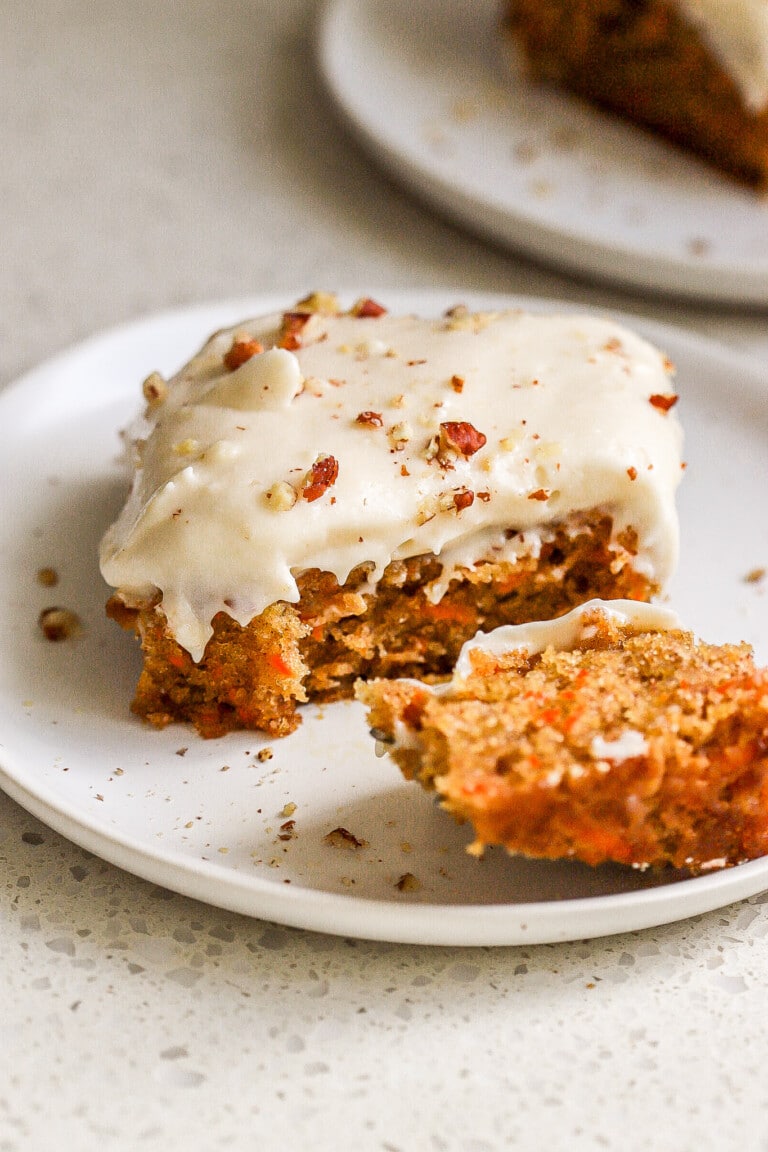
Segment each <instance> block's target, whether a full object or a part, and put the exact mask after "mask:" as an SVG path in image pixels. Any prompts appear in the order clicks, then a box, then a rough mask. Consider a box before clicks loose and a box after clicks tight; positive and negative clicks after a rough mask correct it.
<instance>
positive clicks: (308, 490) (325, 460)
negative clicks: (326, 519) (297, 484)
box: [301, 456, 339, 503]
mask: <svg viewBox="0 0 768 1152" xmlns="http://www.w3.org/2000/svg"><path fill="white" fill-rule="evenodd" d="M338 474H339V463H338V461H337V459H336V457H335V456H318V458H317V460H315V462H314V464H313V465H312V467H311V468H310V470H309V472H308V473H307V475H306V477H305V480H304V489H303V491H302V493H301V494H302V496H303V497H304V499H305V500H308V501H310V503H311V502H312V501H313V500H319V499H320V497H321V496H323V495H324V494H325V493H326V492H327V491H328V489H329V488H330V487H331V486H332V485H333V484H335V483H336V477H337V476H338Z"/></svg>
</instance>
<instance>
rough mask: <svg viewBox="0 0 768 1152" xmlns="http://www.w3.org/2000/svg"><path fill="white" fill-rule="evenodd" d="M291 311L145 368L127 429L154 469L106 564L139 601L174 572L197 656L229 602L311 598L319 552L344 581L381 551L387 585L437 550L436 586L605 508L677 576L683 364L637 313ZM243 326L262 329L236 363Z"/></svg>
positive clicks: (236, 614)
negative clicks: (167, 375)
mask: <svg viewBox="0 0 768 1152" xmlns="http://www.w3.org/2000/svg"><path fill="white" fill-rule="evenodd" d="M291 315H295V314H289V317H290V316H291ZM289 329H290V323H289ZM289 329H287V328H286V321H285V320H284V319H283V317H282V316H280V315H272V316H268V317H262V318H260V319H256V320H253V321H249V322H247V323H244V324H241V325H238V326H237V327H236V328H233V329H229V330H227V331H226V332H221V333H217V334H216V335H214V336H213V337H212V338H211V339H210V340H209V341H208V343H207V344H206V345H205V346H204V347H203V348H202V350H201V351H200V352H199V353H198V354H197V355H196V356H195V357H194V358H193V359H192V360H191V361H190V363H189V364H187V365H186V367H184V368H183V369H182V370H181V371H180V372H179V373H178V375H177V376H175V377H174V378H173V379H172V380H171V381H169V382H168V385H167V386H166V385H165V383H164V382H163V381H159V385H160V386H158V385H157V384H155V385H154V386H152V387H150V388H149V389H146V388H145V393H146V394H147V395H148V396H149V397H150V403H149V404H148V407H147V411H146V413H145V415H144V417H143V418H142V419H141V420H140V421H138V422H137V424H136V426H135V427H134V428H133V429H132V430H131V437H132V439H133V441H134V443H135V444H136V451H137V468H136V472H135V477H134V482H133V487H132V490H131V494H130V497H129V499H128V501H127V503H126V505H125V507H124V509H123V511H122V513H121V515H120V516H119V518H118V520H117V521H116V522H115V523H114V524H113V525H112V527H111V528H110V529H109V530H108V531H107V533H106V535H105V537H104V540H103V542H102V547H101V567H102V572H103V574H104V577H105V579H106V580H107V582H108V583H110V584H112V585H113V586H114V587H116V588H118V589H119V590H120V593H121V595H122V597H123V599H124V600H125V601H126V603H129V604H130V603H137V604H138V603H141V602H143V601H145V600H146V599H147V597H150V596H152V595H153V594H156V593H157V592H159V593H160V594H161V596H162V608H163V611H164V613H165V615H166V617H167V620H168V624H169V627H170V629H171V631H172V633H173V635H174V636H175V638H176V639H177V641H178V642H179V643H180V644H181V645H182V646H183V647H184V648H186V649H187V650H188V651H189V652H190V654H191V655H192V657H193V658H194V659H196V660H199V659H200V658H201V656H202V654H203V651H204V648H205V644H206V642H207V640H208V638H209V637H210V635H211V632H212V627H211V621H212V619H213V617H214V616H215V615H216V613H217V612H220V611H222V612H226V613H229V615H230V616H232V617H233V618H234V619H235V620H237V621H238V622H239V623H240V624H242V625H245V624H247V623H248V622H249V621H250V620H251V619H252V618H253V617H254V616H256V615H258V614H259V613H261V612H262V611H263V610H264V609H265V608H266V607H267V606H268V605H269V604H271V603H273V602H275V601H277V600H286V601H289V602H294V603H295V602H296V601H297V600H298V599H299V592H298V588H297V585H296V577H297V575H299V574H300V573H301V572H303V571H306V570H307V569H310V568H318V569H321V570H324V571H327V572H332V573H333V574H334V575H335V576H336V577H337V579H338V580H339V582H343V581H344V580H346V579H347V577H348V576H349V573H350V572H351V571H352V570H353V569H354V568H356V567H357V566H358V565H360V564H368V565H370V583H371V586H373V585H374V584H375V582H376V580H377V579H378V578H379V577H380V576H381V574H382V572H383V571H384V569H385V568H386V566H387V565H388V564H389V563H390V561H391V560H393V559H405V558H407V557H410V556H414V555H419V554H423V553H427V552H432V553H435V554H436V555H438V556H439V557H440V558H441V560H442V562H443V566H444V569H443V570H444V579H443V583H442V584H438V585H437V586H436V587H435V588H434V589H433V590H432V592H433V597H434V598H439V596H440V595H441V593H442V591H443V589H444V586H445V584H446V583H447V578H448V577H447V576H446V575H445V574H446V573H447V574H450V573H451V572H455V570H456V568H457V567H461V566H462V565H471V564H472V563H474V562H475V561H477V560H479V559H481V558H491V557H499V556H503V557H504V558H509V559H514V557H515V555H520V554H522V553H523V552H530V551H533V552H534V553H535V551H536V549H537V548H538V547H540V544H541V542H542V541H543V540H545V539H547V535H548V534H550V535H551V533H552V531H553V527H554V525H556V524H558V523H563V522H566V523H567V522H569V520H570V519H571V518H573V517H578V514H579V513H583V512H587V511H590V510H593V509H596V508H599V509H602V510H605V512H607V513H609V514H610V515H611V516H612V517H613V523H614V536H615V537H617V536H619V535H620V534H621V533H622V532H623V530H624V529H626V528H632V529H634V531H635V532H636V533H637V542H638V552H637V555H636V556H635V557H634V559H633V563H634V565H635V567H636V568H637V569H638V570H639V571H641V572H642V573H643V574H645V575H648V576H649V577H651V578H652V579H653V580H654V581H656V582H658V583H659V584H662V583H663V582H664V581H665V580H666V579H667V578H668V577H669V576H670V574H671V572H672V570H673V568H674V565H675V561H676V556H677V519H676V513H675V507H674V492H675V488H676V487H677V484H678V481H679V479H680V475H681V463H680V448H681V432H680V427H679V423H678V421H677V419H676V416H675V413H674V412H673V411H671V410H670V406H671V404H672V403H673V401H674V393H673V388H672V382H671V373H672V368H671V365H670V364H669V362H668V361H667V360H666V359H665V358H664V356H663V355H662V354H661V353H660V352H659V351H657V350H656V349H655V348H653V347H652V346H651V345H650V344H648V343H647V342H646V341H645V340H643V339H641V338H640V337H639V336H637V335H636V334H634V333H633V332H631V331H629V330H627V329H626V328H624V327H622V326H620V325H617V324H616V323H614V322H612V321H610V320H607V319H603V318H601V317H594V316H581V315H535V314H530V313H525V312H521V311H504V312H493V313H475V314H472V313H468V312H467V311H466V310H465V309H461V308H458V309H454V310H452V312H451V313H448V314H446V315H445V316H442V317H439V318H435V319H431V318H418V317H415V316H399V317H398V316H391V315H388V314H384V315H380V316H376V317H366V316H357V315H351V314H347V313H345V314H331V315H324V314H320V313H316V314H313V315H311V316H310V317H308V318H306V317H299V320H298V322H296V321H294V322H293V329H292V330H291V335H290V336H289V338H288V339H286V338H285V336H286V331H288V330H289ZM296 331H298V335H295V332H296ZM236 340H246V341H247V340H255V341H258V344H257V345H255V347H258V348H263V349H264V350H263V351H258V352H257V353H256V354H254V355H251V356H250V358H248V359H246V360H245V361H244V362H243V363H242V364H240V365H239V366H233V365H234V363H235V362H233V361H231V360H230V361H229V363H230V367H228V366H227V364H226V363H225V361H224V357H225V356H227V354H228V353H229V352H230V350H231V349H232V347H233V342H234V341H236ZM281 343H282V344H283V345H288V347H285V346H284V347H278V345H279V344H281ZM510 529H514V530H515V532H514V533H510V531H509V530H510Z"/></svg>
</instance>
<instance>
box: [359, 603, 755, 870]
mask: <svg viewBox="0 0 768 1152" xmlns="http://www.w3.org/2000/svg"><path fill="white" fill-rule="evenodd" d="M358 695H359V696H360V697H361V698H362V699H363V700H364V701H365V702H366V703H367V704H368V706H369V709H370V722H371V725H372V733H373V735H374V736H375V737H376V738H377V739H378V740H379V741H381V742H382V747H383V748H386V749H388V750H389V751H390V753H391V755H392V757H393V758H394V760H395V761H396V763H397V764H398V766H399V767H400V768H401V770H402V771H403V773H404V774H405V776H406V777H408V778H409V779H417V780H418V781H419V782H420V783H421V784H422V785H423V787H424V788H426V789H428V790H433V791H435V792H436V793H437V794H438V796H439V797H440V798H441V801H442V804H443V806H444V807H445V808H447V809H448V811H449V812H451V813H452V814H453V815H454V816H455V817H456V818H457V819H458V820H460V821H469V822H470V823H471V824H472V825H473V826H474V830H475V834H476V840H475V843H474V845H473V846H472V850H474V851H476V852H478V853H479V852H481V851H482V849H483V847H484V846H485V845H490V844H501V845H504V846H505V847H506V848H507V849H508V850H509V851H510V852H512V853H520V854H524V855H526V856H532V857H543V858H548V859H558V858H565V857H574V858H577V859H579V860H583V861H586V862H587V863H588V864H600V863H602V862H604V861H607V860H613V861H618V862H620V863H622V864H632V865H634V866H636V867H647V866H650V865H668V864H671V865H673V866H675V867H677V868H689V869H691V870H692V871H703V870H707V869H712V868H722V867H726V866H727V865H731V864H738V863H740V862H742V861H744V860H749V859H752V858H754V857H756V856H762V855H764V854H765V853H766V852H768V669H756V668H755V665H754V661H753V657H752V651H751V649H750V648H749V646H748V645H746V644H740V645H723V646H717V645H712V644H704V643H701V642H699V641H697V640H695V639H694V637H693V636H692V635H691V633H690V632H684V631H682V630H681V629H680V627H679V624H678V622H677V618H676V617H675V615H674V614H673V613H672V612H670V611H669V610H667V609H664V608H659V607H655V606H653V605H648V604H637V603H632V602H630V601H613V602H611V603H605V602H601V601H593V602H592V603H588V604H584V605H582V606H580V607H579V608H576V609H574V610H572V611H571V612H569V613H568V614H567V615H565V616H563V617H561V618H560V619H559V620H554V621H547V622H539V623H533V624H527V625H521V626H517V627H504V628H499V629H497V630H496V631H494V632H492V633H489V634H487V635H485V636H478V637H476V638H475V639H474V640H473V641H471V642H469V643H468V644H466V645H465V646H464V648H463V649H462V652H461V656H460V658H459V661H458V664H457V667H456V671H455V673H454V676H453V679H452V680H451V681H450V682H449V683H447V684H445V685H438V686H436V687H434V688H433V687H431V686H429V685H425V684H420V683H416V682H414V681H399V682H398V681H391V682H386V683H385V682H383V681H376V682H371V683H369V684H367V685H366V684H361V685H359V686H358Z"/></svg>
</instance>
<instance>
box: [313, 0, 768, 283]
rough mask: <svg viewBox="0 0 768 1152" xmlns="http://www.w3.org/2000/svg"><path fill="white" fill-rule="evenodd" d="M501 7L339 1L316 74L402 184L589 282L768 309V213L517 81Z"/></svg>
mask: <svg viewBox="0 0 768 1152" xmlns="http://www.w3.org/2000/svg"><path fill="white" fill-rule="evenodd" d="M500 10H501V5H500V4H499V2H498V0H474V3H467V0H419V2H418V3H413V0H329V2H328V3H326V5H325V6H324V9H323V12H322V18H321V21H320V24H319V28H318V37H317V54H318V60H319V65H320V70H321V73H322V75H323V77H324V79H325V82H326V84H327V86H328V88H329V90H330V92H331V94H332V96H333V98H334V100H335V103H336V104H337V106H338V107H339V109H340V110H341V112H342V114H343V116H344V118H345V120H346V121H347V123H348V124H349V126H350V127H351V128H352V130H353V131H354V132H355V134H356V135H357V136H358V137H359V138H360V140H361V141H362V142H363V143H364V144H365V145H366V146H367V147H368V148H369V149H370V150H371V151H372V153H373V154H374V155H375V157H376V158H377V160H378V161H379V162H380V163H381V164H382V165H383V166H384V167H385V168H386V169H387V170H388V171H389V172H390V173H391V174H392V175H393V176H394V177H395V178H396V179H398V180H399V181H401V182H403V183H404V184H406V185H407V186H408V187H409V188H411V189H412V190H413V191H414V192H416V193H418V194H419V195H420V196H422V197H424V198H425V199H426V200H428V201H430V202H431V203H432V204H433V205H434V206H435V207H437V208H438V209H439V210H441V211H443V212H445V213H446V214H447V215H449V216H451V217H452V218H453V219H455V220H457V221H459V222H460V223H462V224H464V225H467V226H469V227H470V228H472V229H473V230H475V231H477V232H479V233H481V234H482V235H485V236H486V237H489V238H491V239H493V240H495V241H499V242H501V243H503V244H505V245H509V246H511V247H513V248H515V249H517V250H519V251H521V252H524V253H527V254H528V255H531V256H534V257H537V258H539V259H542V260H544V261H547V262H549V263H552V264H554V265H557V266H558V267H562V268H566V269H568V270H570V271H573V272H576V273H580V274H582V275H587V276H590V277H592V276H594V277H599V278H605V279H609V280H611V281H614V282H616V283H620V284H622V285H625V286H629V287H635V288H643V289H651V290H654V291H662V292H667V293H677V294H683V295H687V296H690V297H698V298H702V299H707V300H709V299H711V300H721V301H731V302H741V303H756V304H765V303H767V302H768V203H766V201H765V200H764V199H761V198H760V197H758V196H757V195H756V194H754V193H752V192H750V191H748V190H745V189H742V188H741V187H740V186H739V185H737V184H735V183H733V182H732V181H730V180H728V179H727V178H725V177H721V176H720V175H718V174H717V173H716V172H715V171H713V170H712V169H710V168H709V167H707V166H705V165H704V164H702V163H700V162H699V161H698V160H696V159H692V158H690V157H689V156H687V155H685V154H684V153H682V152H680V151H678V150H677V149H675V148H674V147H672V146H671V145H668V144H666V143H665V142H663V141H660V140H657V139H655V138H653V137H651V136H650V135H648V134H646V133H645V132H643V131H641V130H639V129H636V128H633V127H631V126H629V125H627V124H624V123H622V122H621V121H619V120H618V119H614V118H612V117H610V116H608V115H605V114H603V113H600V112H598V111H595V110H593V109H591V108H589V107H587V106H586V105H585V104H583V103H581V102H580V101H578V100H575V99H573V98H571V97H569V96H567V95H563V94H560V93H556V92H553V91H548V90H545V89H543V88H538V87H535V86H533V85H531V84H528V83H526V82H525V80H524V79H522V78H521V77H520V76H519V75H517V74H515V71H514V68H513V65H512V57H511V53H510V52H509V51H508V50H507V48H506V46H505V45H504V43H503V41H502V38H501V35H500V31H499V20H500Z"/></svg>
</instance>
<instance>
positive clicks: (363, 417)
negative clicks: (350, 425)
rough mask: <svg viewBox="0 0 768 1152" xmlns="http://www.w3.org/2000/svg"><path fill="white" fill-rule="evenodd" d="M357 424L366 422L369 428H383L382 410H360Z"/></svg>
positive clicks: (356, 418)
mask: <svg viewBox="0 0 768 1152" xmlns="http://www.w3.org/2000/svg"><path fill="white" fill-rule="evenodd" d="M355 424H364V425H366V426H367V427H369V428H381V427H382V426H383V424H384V420H383V419H382V415H381V412H358V414H357V416H355Z"/></svg>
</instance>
